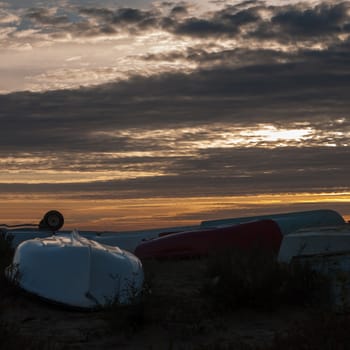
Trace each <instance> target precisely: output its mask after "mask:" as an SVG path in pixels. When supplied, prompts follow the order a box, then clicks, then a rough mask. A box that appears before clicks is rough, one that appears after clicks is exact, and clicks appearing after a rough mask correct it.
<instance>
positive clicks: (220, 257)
mask: <svg viewBox="0 0 350 350" xmlns="http://www.w3.org/2000/svg"><path fill="white" fill-rule="evenodd" d="M201 291H202V294H203V295H205V296H208V297H209V298H210V299H211V302H212V304H213V305H215V308H217V311H222V310H231V311H232V310H235V309H238V308H241V307H250V308H254V309H263V310H271V311H272V310H274V309H276V308H278V307H279V306H281V305H298V306H311V305H312V304H317V303H318V304H319V303H320V302H322V303H325V304H327V303H328V302H329V300H328V296H329V283H328V280H327V278H326V277H324V276H323V275H321V274H319V273H317V272H315V271H312V270H311V269H310V268H308V266H307V265H300V264H290V265H285V264H280V263H278V262H277V259H276V256H275V255H274V254H273V253H271V252H268V251H266V250H261V249H255V250H253V251H252V252H241V251H232V250H230V251H226V252H223V253H220V254H215V255H212V256H211V257H209V259H208V261H207V267H206V278H205V282H204V284H203V288H202V290H201Z"/></svg>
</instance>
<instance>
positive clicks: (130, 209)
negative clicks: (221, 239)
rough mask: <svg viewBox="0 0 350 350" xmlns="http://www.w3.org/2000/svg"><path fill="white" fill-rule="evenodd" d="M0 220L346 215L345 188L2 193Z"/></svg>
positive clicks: (349, 195) (157, 223) (174, 222)
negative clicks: (50, 215)
mask: <svg viewBox="0 0 350 350" xmlns="http://www.w3.org/2000/svg"><path fill="white" fill-rule="evenodd" d="M2 199H3V200H2V201H1V202H0V209H1V218H0V221H1V222H0V223H5V224H20V223H39V221H40V219H41V218H42V216H43V215H44V214H45V212H46V211H48V210H51V209H56V210H59V211H61V212H62V214H63V215H64V217H65V226H64V229H67V230H69V229H73V228H76V229H78V230H79V229H80V230H101V231H108V230H113V231H126V230H142V229H149V228H161V227H171V226H187V225H197V224H199V223H200V222H201V221H202V220H210V219H220V218H228V217H239V216H253V215H263V214H271V213H283V212H289V211H303V210H313V209H322V208H323V209H326V208H327V209H334V210H336V211H338V212H339V213H340V214H341V215H342V216H343V217H344V219H345V220H347V221H348V220H350V210H348V207H349V206H348V203H350V192H340V193H295V194H292V193H280V194H260V195H246V196H243V195H237V196H223V197H219V196H211V197H189V198H186V197H183V198H182V197H176V198H165V197H162V198H142V199H103V200H96V199H79V198H77V199H70V198H65V197H64V194H61V195H56V196H45V197H43V196H42V195H40V196H39V195H30V196H27V197H25V196H23V195H20V196H17V197H13V196H12V198H10V197H7V198H6V197H4V196H3V195H2Z"/></svg>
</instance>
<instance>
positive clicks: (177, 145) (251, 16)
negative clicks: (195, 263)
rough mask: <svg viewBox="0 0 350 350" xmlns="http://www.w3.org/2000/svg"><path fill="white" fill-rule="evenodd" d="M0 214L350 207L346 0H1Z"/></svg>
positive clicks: (211, 215) (27, 218)
mask: <svg viewBox="0 0 350 350" xmlns="http://www.w3.org/2000/svg"><path fill="white" fill-rule="evenodd" d="M0 76H1V79H0V121H1V128H0V167H1V172H0V223H8V224H10V223H12V224H17V223H21V222H34V223H35V222H38V221H39V220H40V218H41V216H42V215H43V214H44V213H45V212H46V211H48V210H50V209H58V210H60V211H61V212H62V213H63V215H64V216H65V220H66V225H65V228H78V229H99V230H133V229H135V230H136V229H141V228H153V227H166V226H177V225H193V224H197V223H199V222H200V221H201V220H208V219H217V218H224V217H234V216H246V215H247V216H248V215H255V214H267V213H278V212H286V211H292V210H293V211H296V210H310V209H318V208H330V209H335V210H337V211H339V213H341V214H342V215H343V216H344V217H345V218H346V219H350V206H349V204H350V176H349V174H350V118H349V114H350V2H349V1H343V2H342V1H328V2H325V1H305V2H297V1H287V0H284V1H282V0H280V1H278V0H275V1H266V2H265V1H254V0H248V1H244V2H240V1H225V0H213V1H204V0H203V1H201V0H198V1H188V2H186V1H180V2H176V1H174V2H173V1H149V0H132V1H126V0H123V1H117V0H57V1H54V0H52V1H39V0H8V1H0Z"/></svg>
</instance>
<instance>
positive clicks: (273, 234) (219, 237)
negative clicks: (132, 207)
mask: <svg viewBox="0 0 350 350" xmlns="http://www.w3.org/2000/svg"><path fill="white" fill-rule="evenodd" d="M281 241H282V233H281V231H280V229H279V226H278V225H277V223H275V222H274V221H273V220H259V221H253V222H248V223H243V224H238V225H233V226H229V227H222V228H213V229H204V230H195V231H186V232H179V233H172V234H168V235H165V236H161V237H159V238H154V239H151V240H149V241H146V242H143V243H141V244H140V245H138V246H137V247H136V250H135V255H136V256H137V257H139V258H141V259H146V258H184V257H194V256H203V255H208V254H209V253H211V252H216V251H220V250H224V249H230V248H238V249H244V250H252V249H254V248H257V247H262V248H266V249H269V250H271V251H273V252H276V253H278V251H279V247H280V245H281Z"/></svg>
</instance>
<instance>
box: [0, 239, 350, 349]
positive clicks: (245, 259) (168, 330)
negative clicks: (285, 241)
mask: <svg viewBox="0 0 350 350" xmlns="http://www.w3.org/2000/svg"><path fill="white" fill-rule="evenodd" d="M0 252H1V254H0V259H1V261H0V266H1V272H0V273H1V276H2V279H1V288H0V299H1V300H0V310H1V312H2V315H1V320H0V349H2V348H4V349H9V350H12V349H23V348H25V349H29V350H31V349H37V350H46V349H47V350H51V349H55V350H58V349H72V350H73V349H84V350H92V349H101V348H103V349H106V350H107V349H116V348H118V349H133V350H134V349H154V350H157V349H174V350H175V349H176V350H182V349H183V350H224V349H236V350H253V349H254V350H255V349H259V350H277V349H285V350H291V349H317V350H329V349H348V348H349V349H350V337H349V336H348V335H347V329H348V327H349V326H350V319H349V317H348V316H345V315H336V314H333V313H324V312H317V313H316V312H315V311H313V310H315V309H309V307H310V305H311V306H312V304H313V302H314V301H315V298H316V297H320V295H322V293H320V291H321V290H323V288H325V284H323V283H324V280H322V279H319V276H318V275H315V274H313V273H311V272H310V270H308V269H307V268H303V267H301V266H294V267H287V266H282V265H279V264H277V263H276V260H275V257H274V256H273V255H271V254H268V253H267V252H254V254H252V255H249V254H241V253H239V252H232V251H231V252H226V253H225V254H218V255H213V256H210V257H208V258H205V259H204V258H203V259H192V260H175V261H174V260H173V261H171V260H169V261H152V260H149V261H144V262H143V265H144V271H145V276H146V282H147V283H146V286H145V292H144V294H143V296H142V298H141V299H140V300H139V302H138V303H135V304H134V305H130V306H124V307H120V306H118V305H111V306H110V308H109V309H107V310H105V311H103V312H102V311H100V312H96V313H78V312H74V311H67V310H60V309H58V308H57V307H56V308H55V307H52V306H51V305H46V304H44V303H43V302H41V301H36V300H35V299H33V298H29V297H28V296H27V295H26V294H23V293H21V292H19V291H18V289H16V288H15V289H11V288H12V287H10V286H8V283H7V282H6V280H5V279H4V278H3V277H4V274H3V269H4V267H5V266H6V265H8V264H9V262H10V261H11V258H12V254H13V251H11V249H10V247H9V245H8V242H3V241H1V239H0ZM6 283H7V284H6ZM317 290H318V292H317V293H316V294H315V292H316V291H317ZM16 293H17V294H16ZM318 302H319V300H317V303H318ZM306 307H307V309H306ZM310 310H311V314H310ZM309 314H310V315H309ZM296 321H297V322H296ZM291 323H292V324H293V325H291ZM52 335H55V337H52ZM328 338H330V339H328ZM335 339H337V346H336V343H335ZM301 344H306V345H307V347H301Z"/></svg>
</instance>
